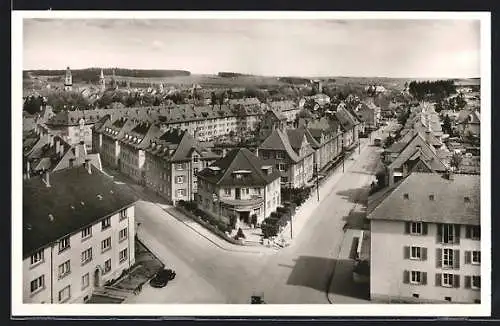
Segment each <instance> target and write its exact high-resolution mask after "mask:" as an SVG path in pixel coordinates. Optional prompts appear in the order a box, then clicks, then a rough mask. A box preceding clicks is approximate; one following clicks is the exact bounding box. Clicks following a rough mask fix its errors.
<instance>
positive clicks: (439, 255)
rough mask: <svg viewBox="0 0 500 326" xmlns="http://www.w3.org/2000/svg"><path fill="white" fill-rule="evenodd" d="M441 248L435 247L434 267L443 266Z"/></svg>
mask: <svg viewBox="0 0 500 326" xmlns="http://www.w3.org/2000/svg"><path fill="white" fill-rule="evenodd" d="M442 251H443V249H441V248H437V249H436V267H437V268H441V267H442V266H443V254H442Z"/></svg>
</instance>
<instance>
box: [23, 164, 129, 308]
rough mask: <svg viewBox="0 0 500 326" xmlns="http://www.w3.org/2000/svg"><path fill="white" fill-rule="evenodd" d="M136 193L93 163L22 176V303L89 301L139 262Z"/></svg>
mask: <svg viewBox="0 0 500 326" xmlns="http://www.w3.org/2000/svg"><path fill="white" fill-rule="evenodd" d="M134 203H135V198H133V197H132V196H131V195H130V194H129V193H127V192H124V191H123V190H121V189H120V188H118V187H116V185H115V184H114V182H113V180H112V178H110V177H108V176H106V175H105V174H104V173H102V172H101V171H99V170H98V169H96V168H95V167H93V166H92V165H90V164H85V165H83V166H82V165H80V166H75V167H73V168H69V169H64V170H60V171H57V172H54V173H46V174H44V175H43V176H41V177H36V178H35V177H33V178H30V179H28V180H25V181H24V182H23V263H22V264H23V267H22V272H23V303H38V304H41V303H55V304H56V303H84V302H86V301H87V300H88V299H89V298H90V297H91V296H92V293H93V292H94V291H95V290H96V289H98V288H100V287H102V286H103V285H104V284H105V283H106V282H107V281H110V280H113V279H117V278H118V277H119V276H121V275H122V273H123V272H125V271H127V270H129V269H130V267H131V266H133V265H134V263H135V246H134V237H135V219H134V217H135V216H134V213H135V210H134V207H135V204H134Z"/></svg>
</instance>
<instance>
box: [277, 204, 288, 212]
mask: <svg viewBox="0 0 500 326" xmlns="http://www.w3.org/2000/svg"><path fill="white" fill-rule="evenodd" d="M276 211H277V212H278V213H281V214H286V213H287V209H286V208H285V207H283V206H278V207H276Z"/></svg>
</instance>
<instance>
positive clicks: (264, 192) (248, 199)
mask: <svg viewBox="0 0 500 326" xmlns="http://www.w3.org/2000/svg"><path fill="white" fill-rule="evenodd" d="M197 176H198V193H197V196H196V201H197V204H198V208H199V209H201V210H203V211H204V212H206V213H208V214H210V215H212V216H214V217H216V218H218V219H219V220H223V221H225V222H226V223H230V222H231V219H232V218H234V219H235V222H236V228H238V227H239V226H240V225H241V223H244V224H247V225H250V224H260V223H261V222H262V221H263V220H264V219H265V218H266V217H269V215H270V214H271V213H272V212H274V211H276V208H277V207H278V206H279V205H280V203H281V188H280V176H281V174H280V172H279V171H277V170H276V169H275V168H274V166H272V165H267V164H266V163H265V162H264V161H263V160H261V159H259V158H258V157H257V156H256V155H255V154H253V153H252V152H250V151H249V150H248V149H246V148H236V149H233V150H231V151H230V152H229V153H228V154H227V155H226V156H224V157H223V158H221V159H219V160H217V161H215V162H214V163H212V164H211V165H210V166H208V167H206V168H205V169H203V170H201V171H199V172H198V173H197Z"/></svg>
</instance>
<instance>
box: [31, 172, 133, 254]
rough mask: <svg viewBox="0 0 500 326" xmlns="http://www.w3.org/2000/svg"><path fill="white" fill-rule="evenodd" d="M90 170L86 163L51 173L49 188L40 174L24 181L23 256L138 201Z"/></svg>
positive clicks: (106, 178)
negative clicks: (100, 197) (51, 219)
mask: <svg viewBox="0 0 500 326" xmlns="http://www.w3.org/2000/svg"><path fill="white" fill-rule="evenodd" d="M91 169H92V170H91V171H92V174H89V173H88V172H87V169H86V168H85V167H83V166H79V167H76V168H72V169H64V170H60V171H57V172H54V173H51V174H50V177H49V183H50V187H47V186H46V184H45V183H44V182H43V181H42V178H41V177H32V178H30V179H27V180H25V181H24V182H23V256H24V257H26V256H29V255H30V254H32V253H33V252H34V251H36V250H38V249H40V248H42V247H45V246H47V245H49V244H50V243H53V242H55V241H57V240H58V239H60V238H62V237H64V236H66V235H69V234H72V233H74V232H78V231H79V230H80V229H81V228H83V227H86V226H88V225H91V224H94V223H97V222H98V221H99V219H101V218H104V217H106V216H109V215H110V214H114V213H117V212H118V211H119V210H121V209H123V208H125V207H128V206H130V205H132V204H133V203H134V202H135V200H136V199H135V198H134V197H133V196H132V195H131V194H130V192H127V191H124V190H122V189H123V188H118V187H117V186H116V185H115V183H114V181H113V179H112V178H109V177H108V176H106V175H105V174H103V173H102V172H100V171H99V170H98V169H96V168H94V167H91ZM98 195H101V196H102V197H103V198H102V200H101V199H99V198H98ZM82 203H83V204H82ZM49 214H51V215H52V216H53V221H50V219H49Z"/></svg>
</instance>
